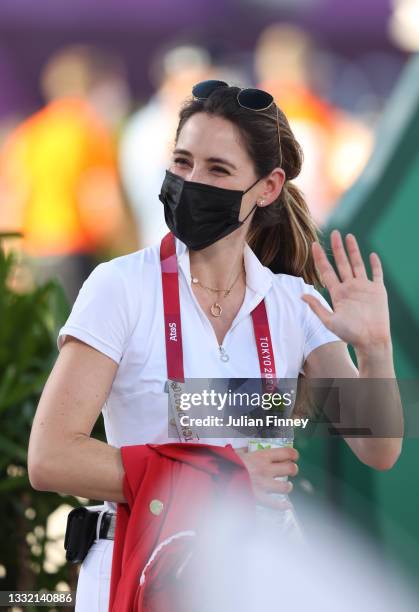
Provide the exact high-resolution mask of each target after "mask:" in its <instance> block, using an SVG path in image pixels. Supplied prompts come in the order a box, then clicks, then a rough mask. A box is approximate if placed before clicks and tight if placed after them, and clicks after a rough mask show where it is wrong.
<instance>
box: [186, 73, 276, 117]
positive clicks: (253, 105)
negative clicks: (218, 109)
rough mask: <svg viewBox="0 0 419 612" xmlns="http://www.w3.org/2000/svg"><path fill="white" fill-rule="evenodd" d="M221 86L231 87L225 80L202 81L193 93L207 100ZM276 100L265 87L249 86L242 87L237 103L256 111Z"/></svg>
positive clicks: (193, 89)
mask: <svg viewBox="0 0 419 612" xmlns="http://www.w3.org/2000/svg"><path fill="white" fill-rule="evenodd" d="M221 87H229V85H228V83H225V82H224V81H215V80H210V81H201V83H197V84H196V85H194V86H193V88H192V95H193V97H194V98H197V99H198V100H206V99H207V98H209V97H210V95H211V94H212V92H213V91H215V90H216V89H220V88H221ZM273 102H274V98H273V96H272V95H271V94H270V93H268V92H267V91H263V89H252V88H250V87H247V88H245V89H241V90H240V91H239V93H238V94H237V103H238V104H239V106H242V107H243V108H247V109H249V110H254V111H262V110H267V109H268V108H269V107H270V106H271V105H272V104H273Z"/></svg>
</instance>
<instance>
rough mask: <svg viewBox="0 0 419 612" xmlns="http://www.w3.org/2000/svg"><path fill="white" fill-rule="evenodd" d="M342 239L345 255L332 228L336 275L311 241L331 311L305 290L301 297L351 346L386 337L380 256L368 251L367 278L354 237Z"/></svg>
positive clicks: (386, 323) (384, 289)
mask: <svg viewBox="0 0 419 612" xmlns="http://www.w3.org/2000/svg"><path fill="white" fill-rule="evenodd" d="M346 241H347V247H348V253H349V258H348V256H347V254H346V251H345V248H344V246H343V242H342V238H341V236H340V233H339V232H338V231H337V230H334V231H333V232H332V234H331V244H332V250H333V255H334V258H335V262H336V267H337V270H338V273H339V276H338V275H337V274H336V272H335V271H334V269H333V267H332V265H331V264H330V263H329V261H328V259H327V257H326V254H325V252H324V250H323V248H322V247H321V246H320V245H319V243H317V242H314V243H313V245H312V250H313V257H314V260H315V262H316V265H317V268H318V270H319V272H320V275H321V278H322V280H323V283H324V285H325V287H326V288H327V289H328V291H329V293H330V297H331V300H332V307H333V312H332V313H331V312H329V311H328V310H327V309H326V308H324V307H323V306H322V305H321V304H320V302H319V301H318V300H317V299H316V298H315V297H313V296H310V295H308V294H305V295H304V297H303V299H304V301H305V302H307V303H308V304H309V305H310V307H311V308H312V310H313V311H314V312H315V313H316V315H317V316H318V317H319V318H320V319H321V320H322V322H323V323H324V325H325V326H326V327H327V328H328V329H329V330H330V331H332V332H333V333H335V334H336V335H337V336H339V338H342V340H344V341H345V342H348V343H350V344H352V346H354V347H355V348H356V347H368V346H371V345H373V344H379V343H381V342H385V341H387V340H388V338H389V337H390V322H389V312H388V303H387V292H386V288H385V286H384V282H383V272H382V267H381V263H380V260H379V258H378V255H377V254H376V253H371V254H370V262H371V269H372V276H373V279H372V280H369V279H368V276H367V272H366V269H365V265H364V262H363V260H362V256H361V253H360V251H359V248H358V244H357V242H356V239H355V237H354V236H353V235H351V234H349V235H348V236H347V238H346ZM339 277H340V278H339Z"/></svg>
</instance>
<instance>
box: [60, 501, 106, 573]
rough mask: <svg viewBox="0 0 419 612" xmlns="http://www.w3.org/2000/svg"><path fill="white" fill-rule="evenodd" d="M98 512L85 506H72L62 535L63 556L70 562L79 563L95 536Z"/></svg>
mask: <svg viewBox="0 0 419 612" xmlns="http://www.w3.org/2000/svg"><path fill="white" fill-rule="evenodd" d="M98 516H99V512H98V511H97V510H89V509H88V508H86V506H81V507H80V508H74V510H72V511H71V512H70V513H69V515H68V517H67V527H66V530H65V536H64V548H65V550H66V554H65V558H66V559H67V561H70V563H81V562H82V561H83V559H84V558H85V556H86V555H87V553H88V552H89V548H90V547H91V545H92V544H93V542H94V540H95V538H96V526H97V519H98Z"/></svg>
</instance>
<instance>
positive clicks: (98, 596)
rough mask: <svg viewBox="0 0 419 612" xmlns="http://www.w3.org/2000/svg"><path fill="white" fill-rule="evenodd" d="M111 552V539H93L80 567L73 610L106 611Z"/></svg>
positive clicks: (107, 606) (84, 611) (101, 507)
mask: <svg viewBox="0 0 419 612" xmlns="http://www.w3.org/2000/svg"><path fill="white" fill-rule="evenodd" d="M89 507H90V508H95V509H100V510H102V509H103V508H104V506H89ZM112 554H113V540H105V539H98V538H96V539H95V541H94V542H93V544H92V546H91V547H90V549H89V552H88V553H87V555H86V557H85V559H84V561H83V563H82V564H81V567H80V573H79V578H78V582H77V591H76V607H75V612H108V610H109V592H110V586H111V584H110V582H111V570H112Z"/></svg>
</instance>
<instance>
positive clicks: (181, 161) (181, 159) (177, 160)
mask: <svg viewBox="0 0 419 612" xmlns="http://www.w3.org/2000/svg"><path fill="white" fill-rule="evenodd" d="M174 162H175V164H180V165H181V166H183V165H184V164H188V160H187V159H185V158H184V157H175V159H174Z"/></svg>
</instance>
